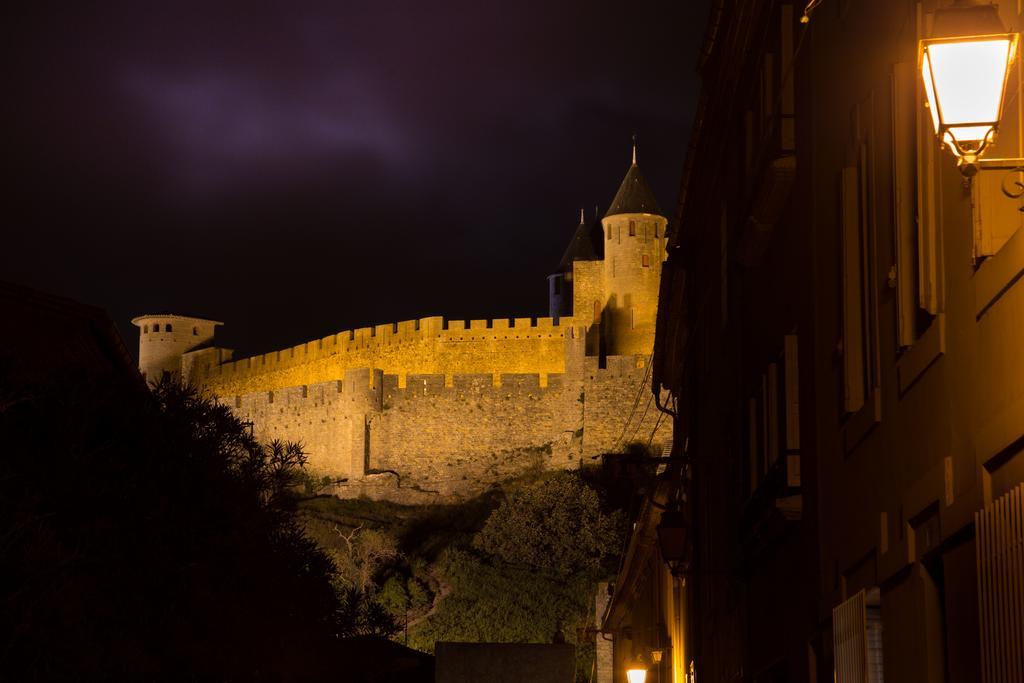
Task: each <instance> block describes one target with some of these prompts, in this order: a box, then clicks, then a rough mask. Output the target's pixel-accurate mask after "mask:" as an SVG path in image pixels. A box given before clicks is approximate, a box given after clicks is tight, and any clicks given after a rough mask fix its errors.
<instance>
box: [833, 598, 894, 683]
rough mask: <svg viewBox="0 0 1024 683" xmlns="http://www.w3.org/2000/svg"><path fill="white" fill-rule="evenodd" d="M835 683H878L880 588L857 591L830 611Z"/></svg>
mask: <svg viewBox="0 0 1024 683" xmlns="http://www.w3.org/2000/svg"><path fill="white" fill-rule="evenodd" d="M832 638H833V646H832V647H833V652H835V680H836V683H882V681H883V680H884V679H883V673H882V607H881V600H880V591H879V590H878V589H877V588H873V589H872V590H871V591H864V590H861V591H859V592H858V593H857V594H856V595H854V596H853V597H852V598H850V599H849V600H847V601H846V602H844V603H842V604H841V605H839V606H838V607H835V608H834V609H833V610H832Z"/></svg>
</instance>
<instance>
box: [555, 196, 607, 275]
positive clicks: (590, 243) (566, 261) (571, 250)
mask: <svg viewBox="0 0 1024 683" xmlns="http://www.w3.org/2000/svg"><path fill="white" fill-rule="evenodd" d="M602 234H603V232H602V231H601V226H600V224H594V225H587V220H586V217H585V216H584V215H583V209H580V224H579V225H577V226H576V232H574V233H573V236H572V240H571V241H570V242H569V246H568V247H566V249H565V254H563V255H562V260H561V261H560V262H559V264H558V272H559V273H567V272H569V271H570V270H572V264H573V261H600V260H601V258H602V256H603V255H602V253H601V252H602V250H603V247H604V240H602V239H601V236H602Z"/></svg>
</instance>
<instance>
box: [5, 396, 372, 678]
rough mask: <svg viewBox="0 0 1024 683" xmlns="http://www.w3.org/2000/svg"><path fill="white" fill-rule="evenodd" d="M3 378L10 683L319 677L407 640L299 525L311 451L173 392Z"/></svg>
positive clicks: (223, 408) (7, 669) (224, 410)
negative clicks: (348, 591) (352, 655)
mask: <svg viewBox="0 0 1024 683" xmlns="http://www.w3.org/2000/svg"><path fill="white" fill-rule="evenodd" d="M3 379H4V378H3V377H0V387H3V393H4V397H3V398H4V400H2V401H0V449H2V450H0V452H2V457H0V575H2V576H4V577H5V580H4V581H3V582H0V604H2V605H3V609H2V610H0V662H3V665H2V667H3V668H2V670H0V678H7V679H10V680H39V679H45V680H54V679H57V680H59V679H71V680H83V679H110V678H114V679H140V680H141V679H145V680H157V679H161V680H163V679H171V680H182V679H189V680H196V679H201V680H204V679H217V680H267V679H280V678H286V677H290V678H293V679H294V678H299V679H309V678H318V677H322V675H323V674H324V673H325V672H327V671H336V670H337V669H338V667H339V666H342V665H343V664H344V663H343V662H338V661H336V659H334V658H333V657H332V654H331V653H332V652H333V651H334V649H333V648H334V647H335V645H334V643H336V642H337V641H336V639H337V637H338V636H339V635H345V634H349V633H364V632H387V631H389V629H391V628H392V626H388V625H387V623H386V620H382V619H380V618H379V615H377V614H376V613H375V612H373V611H372V610H371V611H369V612H368V611H367V610H366V609H361V608H360V607H359V603H358V601H356V603H354V605H355V609H353V603H352V602H351V601H349V602H344V601H342V600H339V596H338V594H337V593H336V592H335V589H334V582H335V578H336V569H335V567H334V565H333V563H332V561H331V559H330V558H329V557H328V556H327V555H326V554H325V553H324V552H323V551H322V550H321V549H320V548H319V547H318V546H317V545H316V544H315V543H314V542H312V541H311V540H310V539H309V538H307V537H306V535H305V534H304V533H303V531H302V529H301V527H300V526H299V525H298V524H297V522H296V520H295V517H294V511H293V507H294V505H293V499H292V496H291V490H292V488H293V486H294V485H295V484H296V483H297V482H298V481H299V478H298V475H299V474H300V472H301V468H302V465H303V463H304V462H305V456H304V454H303V453H302V449H301V447H300V446H299V445H297V444H287V443H282V442H274V443H270V444H262V443H260V442H259V441H258V440H256V439H255V438H254V437H253V435H252V433H251V431H250V430H249V429H248V427H247V426H246V425H244V424H242V423H241V422H240V421H239V420H238V419H237V418H236V417H235V416H234V415H233V414H232V413H231V411H230V410H229V409H228V408H227V407H226V406H223V405H221V404H218V403H216V402H213V401H210V400H207V399H205V398H203V397H202V396H200V395H198V394H197V393H196V392H195V391H193V390H190V389H186V388H182V387H180V386H176V385H174V384H170V383H164V384H161V385H159V386H157V387H156V388H155V390H154V391H153V392H152V394H150V393H149V392H146V391H144V390H142V389H141V388H140V387H139V385H138V383H137V382H136V381H135V380H133V379H132V378H130V377H120V378H118V377H111V378H106V379H102V380H98V379H97V378H95V377H89V378H84V377H78V376H67V377H64V378H62V379H61V380H60V381H56V382H49V383H47V384H46V385H45V386H36V387H21V388H17V389H16V390H11V389H10V386H13V384H12V385H8V384H6V383H5V382H4V381H2V380H3ZM12 391H13V393H12Z"/></svg>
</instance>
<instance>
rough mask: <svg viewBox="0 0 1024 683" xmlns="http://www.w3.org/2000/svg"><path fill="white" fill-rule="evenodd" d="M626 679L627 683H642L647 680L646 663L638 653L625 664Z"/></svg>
mask: <svg viewBox="0 0 1024 683" xmlns="http://www.w3.org/2000/svg"><path fill="white" fill-rule="evenodd" d="M626 680H627V681H629V683H644V681H646V680H647V664H646V663H644V660H643V658H642V657H640V655H637V657H636V659H634V660H633V661H632V662H630V663H629V664H628V665H627V667H626Z"/></svg>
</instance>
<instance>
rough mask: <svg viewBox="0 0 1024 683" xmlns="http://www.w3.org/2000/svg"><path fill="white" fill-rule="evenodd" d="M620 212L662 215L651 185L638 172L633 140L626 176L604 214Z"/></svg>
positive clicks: (612, 214)
mask: <svg viewBox="0 0 1024 683" xmlns="http://www.w3.org/2000/svg"><path fill="white" fill-rule="evenodd" d="M622 213H650V214H654V215H656V216H661V215H662V213H661V207H659V206H658V200H656V199H655V198H654V192H652V191H651V186H650V185H648V184H647V179H646V178H644V174H643V173H641V172H640V167H639V166H637V165H636V142H635V140H634V142H633V163H632V164H631V165H630V167H629V170H628V171H626V177H625V178H623V179H622V184H621V185H619V191H618V192H616V193H615V199H613V200H612V205H611V206H609V207H608V212H607V213H606V214H605V216H615V215H616V214H622Z"/></svg>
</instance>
